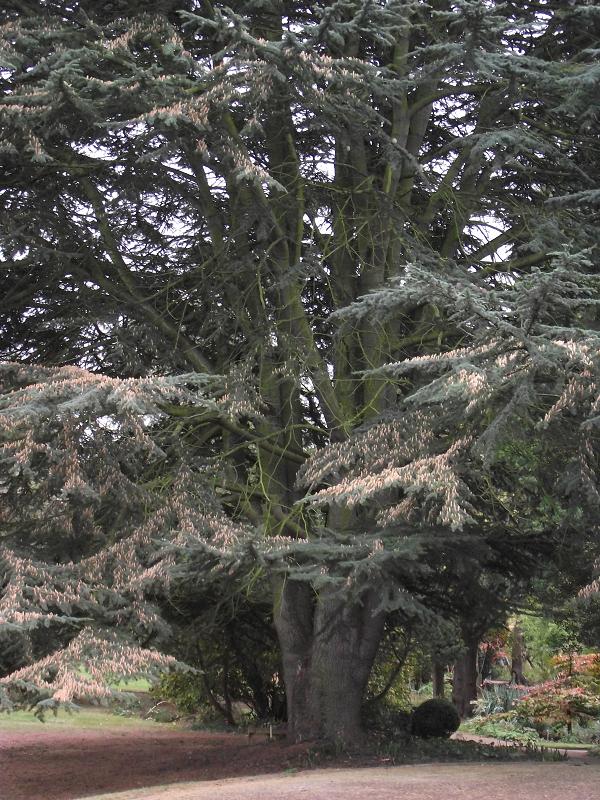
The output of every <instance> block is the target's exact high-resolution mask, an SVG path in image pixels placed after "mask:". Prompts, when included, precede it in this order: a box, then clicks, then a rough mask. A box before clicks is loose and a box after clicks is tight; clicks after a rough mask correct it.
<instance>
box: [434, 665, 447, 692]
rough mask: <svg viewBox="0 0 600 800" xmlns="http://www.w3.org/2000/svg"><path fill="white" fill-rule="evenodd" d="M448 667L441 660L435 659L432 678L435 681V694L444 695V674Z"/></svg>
mask: <svg viewBox="0 0 600 800" xmlns="http://www.w3.org/2000/svg"><path fill="white" fill-rule="evenodd" d="M445 672H446V667H445V666H444V664H441V663H440V662H439V661H434V662H433V664H432V668H431V680H432V683H433V696H434V697H443V696H444V674H445Z"/></svg>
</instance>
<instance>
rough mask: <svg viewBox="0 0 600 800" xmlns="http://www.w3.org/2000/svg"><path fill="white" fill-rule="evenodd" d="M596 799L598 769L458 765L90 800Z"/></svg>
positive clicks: (343, 772) (248, 781) (304, 775)
mask: <svg viewBox="0 0 600 800" xmlns="http://www.w3.org/2000/svg"><path fill="white" fill-rule="evenodd" d="M366 797H368V798H372V800H399V798H401V800H480V798H485V800H506V798H507V797H520V798H525V799H526V800H598V798H600V766H583V765H581V766H579V767H578V766H575V763H574V762H569V763H564V764H494V765H487V764H486V765H485V766H482V765H478V764H457V765H451V766H450V765H438V764H435V765H432V764H428V765H423V766H419V767H388V768H380V767H379V768H378V767H372V768H369V769H352V770H349V769H340V770H315V771H312V772H301V773H299V774H292V775H285V776H281V775H273V776H260V777H257V778H244V779H235V780H225V781H217V782H210V783H204V784H202V783H195V784H178V785H175V786H162V787H156V788H151V789H145V790H143V791H141V792H140V791H137V792H127V793H125V794H109V795H102V797H101V798H100V797H97V798H89V800H363V798H366Z"/></svg>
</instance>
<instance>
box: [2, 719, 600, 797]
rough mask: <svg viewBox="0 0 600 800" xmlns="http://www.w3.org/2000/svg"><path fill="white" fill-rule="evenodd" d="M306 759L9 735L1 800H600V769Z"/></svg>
mask: <svg viewBox="0 0 600 800" xmlns="http://www.w3.org/2000/svg"><path fill="white" fill-rule="evenodd" d="M305 754H306V746H305V745H287V744H285V743H282V742H278V741H275V742H268V741H266V740H265V739H263V738H262V737H261V738H258V737H255V738H253V739H252V740H250V741H248V740H247V739H246V737H245V736H240V735H234V734H213V733H204V732H197V731H184V730H174V729H173V728H171V727H167V726H158V725H157V726H153V725H152V726H149V725H145V726H143V727H129V728H123V727H115V728H110V727H104V728H102V729H101V730H96V729H84V728H82V729H67V730H65V729H62V730H61V729H52V728H50V727H47V728H44V730H43V731H41V730H38V729H36V730H31V729H29V730H10V729H5V730H2V728H1V727H0V800H83V798H90V800H91V798H92V796H94V797H95V798H98V796H102V798H103V800H108V799H109V798H114V799H115V800H117V798H118V800H288V799H289V800H291V798H294V800H298V799H300V800H302V799H303V798H306V800H363V798H365V797H369V798H373V800H388V798H389V799H390V800H391V798H394V800H398V798H402V800H455V798H456V800H458V798H460V800H479V798H481V797H485V799H486V800H500V798H502V800H506V797H511V796H512V797H518V798H523V800H600V763H598V762H595V763H591V764H587V763H585V762H582V761H579V762H575V761H570V762H568V763H567V762H565V763H560V764H555V763H550V764H534V763H518V764H517V763H516V764H512V763H511V764H501V763H499V764H489V763H488V764H485V765H479V764H467V763H463V764H459V765H423V766H417V767H414V766H407V767H387V768H381V767H377V766H374V767H371V768H369V769H356V768H355V769H351V770H349V769H346V768H345V765H344V764H340V767H341V768H340V769H329V770H313V771H311V770H304V771H303V770H302V769H300V768H301V767H302V766H303V765H304V764H306V755H305ZM266 773H277V774H273V775H268V774H266ZM241 776H244V777H241ZM251 776H258V777H251ZM123 791H124V792H125V793H124V794H119V792H123ZM107 793H108V794H107Z"/></svg>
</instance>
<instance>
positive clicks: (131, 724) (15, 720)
mask: <svg viewBox="0 0 600 800" xmlns="http://www.w3.org/2000/svg"><path fill="white" fill-rule="evenodd" d="M140 727H156V723H155V722H153V721H152V720H145V719H141V718H140V717H138V716H132V717H124V716H121V715H119V714H113V713H111V711H110V710H109V709H106V708H101V707H93V708H90V707H89V706H86V707H85V708H82V709H81V711H78V712H74V713H73V714H68V713H67V712H66V711H59V712H58V714H57V715H56V716H54V714H52V713H50V714H46V717H45V721H44V722H40V721H39V720H38V718H37V717H34V716H33V712H32V711H13V712H12V713H10V714H5V713H3V714H0V733H2V731H17V730H22V731H31V732H34V731H35V732H38V731H39V732H40V733H41V734H43V733H44V732H45V731H56V730H65V731H67V730H77V729H87V730H98V729H101V728H140Z"/></svg>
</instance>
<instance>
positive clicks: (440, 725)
mask: <svg viewBox="0 0 600 800" xmlns="http://www.w3.org/2000/svg"><path fill="white" fill-rule="evenodd" d="M459 725H460V716H459V714H458V711H457V710H456V708H455V707H454V706H453V705H452V703H451V702H450V701H449V700H444V699H443V698H439V697H434V698H432V699H431V700H426V701H425V702H424V703H421V705H420V706H417V707H416V708H415V710H414V711H413V715H412V732H413V733H414V734H415V736H419V737H421V738H423V739H429V738H437V737H440V738H444V739H446V738H448V737H449V736H450V735H451V734H453V733H454V731H456V730H458V727H459Z"/></svg>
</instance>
